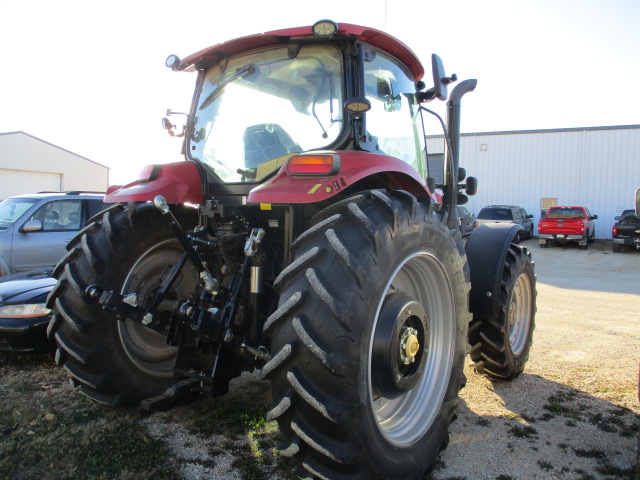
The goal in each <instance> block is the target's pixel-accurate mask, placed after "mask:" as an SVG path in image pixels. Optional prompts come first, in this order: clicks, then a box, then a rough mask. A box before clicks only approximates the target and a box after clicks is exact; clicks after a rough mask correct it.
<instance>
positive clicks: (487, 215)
mask: <svg viewBox="0 0 640 480" xmlns="http://www.w3.org/2000/svg"><path fill="white" fill-rule="evenodd" d="M478 219H479V220H513V215H512V213H511V210H510V209H508V208H483V209H482V210H480V213H479V214H478Z"/></svg>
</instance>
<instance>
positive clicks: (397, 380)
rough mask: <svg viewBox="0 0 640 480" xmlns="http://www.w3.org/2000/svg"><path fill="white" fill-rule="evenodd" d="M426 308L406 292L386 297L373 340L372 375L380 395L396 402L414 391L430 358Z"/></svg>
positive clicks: (375, 387) (374, 385)
mask: <svg viewBox="0 0 640 480" xmlns="http://www.w3.org/2000/svg"><path fill="white" fill-rule="evenodd" d="M428 332H429V329H428V323H427V315H426V313H425V310H424V308H423V307H422V305H420V303H418V301H416V300H415V299H413V298H411V297H410V296H408V295H407V294H405V293H391V294H389V295H387V297H386V298H385V300H384V302H383V305H382V310H381V312H380V316H379V318H378V324H377V326H376V331H375V334H374V338H373V350H372V358H371V370H372V372H371V374H372V381H373V387H374V389H375V390H376V391H377V394H378V396H382V397H385V398H389V399H393V398H397V397H399V396H400V395H402V394H403V393H405V392H408V391H409V390H411V389H412V388H413V387H414V386H415V385H416V383H418V380H419V379H420V376H421V374H422V371H423V369H424V365H425V362H426V358H427V353H428V352H427V345H428Z"/></svg>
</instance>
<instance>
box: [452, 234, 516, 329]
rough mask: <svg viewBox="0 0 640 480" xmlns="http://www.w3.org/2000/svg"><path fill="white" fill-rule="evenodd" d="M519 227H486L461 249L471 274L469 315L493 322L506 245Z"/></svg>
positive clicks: (497, 305)
mask: <svg viewBox="0 0 640 480" xmlns="http://www.w3.org/2000/svg"><path fill="white" fill-rule="evenodd" d="M521 230H523V228H522V225H517V224H513V223H488V224H483V225H480V226H479V227H478V228H476V229H475V230H474V231H473V233H472V234H471V235H470V236H469V237H468V239H467V243H466V245H465V247H464V249H465V252H466V254H467V261H468V262H469V270H470V272H471V292H469V312H471V313H472V314H474V315H475V314H478V315H481V316H482V317H486V318H493V317H495V316H496V315H497V314H498V309H499V302H500V284H501V281H502V270H503V265H504V261H505V259H506V258H507V251H508V250H509V245H510V244H511V242H512V241H513V239H514V237H515V236H516V234H517V233H518V232H519V231H521Z"/></svg>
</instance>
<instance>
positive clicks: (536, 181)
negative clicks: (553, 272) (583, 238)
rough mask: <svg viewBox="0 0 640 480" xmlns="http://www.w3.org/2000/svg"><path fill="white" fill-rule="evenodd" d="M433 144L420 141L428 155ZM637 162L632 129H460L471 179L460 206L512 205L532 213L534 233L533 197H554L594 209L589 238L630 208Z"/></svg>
mask: <svg viewBox="0 0 640 480" xmlns="http://www.w3.org/2000/svg"><path fill="white" fill-rule="evenodd" d="M437 141H438V140H437V138H429V139H428V145H429V151H430V152H433V153H435V152H437V151H438V150H437V148H438V147H437V145H438V143H437ZM440 142H441V140H440ZM482 144H486V145H487V146H488V149H487V151H486V152H482V151H480V145H482ZM440 148H441V147H440ZM638 159H640V126H625V127H619V128H616V127H611V128H605V127H598V128H586V129H569V130H554V131H533V132H509V133H478V134H463V136H462V138H461V142H460V166H462V167H464V168H465V169H466V170H467V174H468V175H472V176H475V177H477V178H478V194H477V195H476V196H474V197H470V199H469V203H468V204H467V208H468V209H469V210H470V211H472V212H474V213H475V214H477V213H478V212H479V211H480V209H481V208H482V207H483V206H485V205H490V204H510V205H520V206H522V207H524V208H525V209H526V210H527V212H529V213H531V214H533V215H534V222H535V224H536V233H537V222H538V220H539V219H540V200H541V198H557V199H558V205H581V206H585V207H587V208H588V209H589V210H590V211H591V213H592V214H597V215H598V220H597V221H596V238H601V239H602V238H611V227H612V226H613V223H614V220H613V218H614V217H615V216H616V215H619V214H620V211H621V209H623V208H632V207H633V205H632V202H633V194H634V192H635V189H636V188H640V161H638Z"/></svg>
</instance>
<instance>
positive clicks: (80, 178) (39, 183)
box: [0, 132, 109, 199]
mask: <svg viewBox="0 0 640 480" xmlns="http://www.w3.org/2000/svg"><path fill="white" fill-rule="evenodd" d="M108 186H109V167H106V166H104V165H101V164H99V163H96V162H94V161H92V160H89V159H88V158H85V157H81V156H80V155H76V154H75V153H72V152H70V151H68V150H65V149H64V148H60V147H58V146H56V145H53V144H51V143H49V142H45V141H44V140H41V139H39V138H37V137H34V136H33V135H29V134H28V133H25V132H9V133H0V199H2V198H7V197H10V196H13V195H20V194H28V193H36V192H40V191H52V192H60V191H70V190H82V191H96V192H104V191H105V190H106V189H107V187H108Z"/></svg>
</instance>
